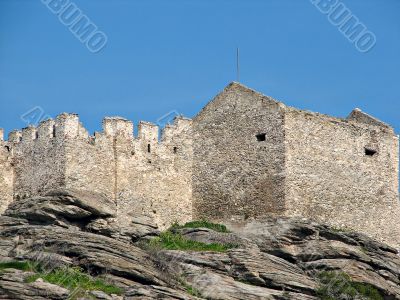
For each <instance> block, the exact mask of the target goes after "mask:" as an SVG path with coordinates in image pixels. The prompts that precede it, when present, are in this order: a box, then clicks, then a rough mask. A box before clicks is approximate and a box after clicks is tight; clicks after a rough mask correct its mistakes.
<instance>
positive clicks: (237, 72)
mask: <svg viewBox="0 0 400 300" xmlns="http://www.w3.org/2000/svg"><path fill="white" fill-rule="evenodd" d="M239 80H240V68H239V47H237V48H236V81H237V82H239Z"/></svg>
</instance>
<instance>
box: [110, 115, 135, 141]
mask: <svg viewBox="0 0 400 300" xmlns="http://www.w3.org/2000/svg"><path fill="white" fill-rule="evenodd" d="M103 133H104V134H105V135H106V136H113V137H114V136H117V135H122V136H125V137H127V138H133V122H131V121H129V120H127V119H124V118H121V117H106V118H104V119H103Z"/></svg>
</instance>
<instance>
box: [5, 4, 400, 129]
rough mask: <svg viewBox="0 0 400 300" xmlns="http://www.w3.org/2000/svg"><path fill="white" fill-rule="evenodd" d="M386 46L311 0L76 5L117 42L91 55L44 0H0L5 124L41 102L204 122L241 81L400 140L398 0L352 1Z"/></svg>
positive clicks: (55, 110) (88, 123)
mask: <svg viewBox="0 0 400 300" xmlns="http://www.w3.org/2000/svg"><path fill="white" fill-rule="evenodd" d="M342 2H343V3H345V5H346V6H347V7H348V8H349V9H351V12H352V13H353V15H354V16H356V17H357V18H358V19H359V20H360V21H362V23H364V24H365V25H366V27H367V28H368V30H370V31H371V32H373V33H374V34H375V35H376V45H375V47H374V48H372V50H370V51H369V52H367V53H361V52H359V51H358V50H357V49H356V47H355V46H354V44H352V43H350V42H349V41H348V40H347V39H346V37H345V36H343V34H342V33H341V32H339V30H338V28H337V27H335V26H334V25H332V24H331V23H330V22H329V21H328V18H327V16H326V15H324V14H322V13H321V12H320V11H319V10H318V9H317V8H316V7H315V6H314V5H313V4H312V3H311V2H310V1H309V0H168V1H167V0H74V3H75V4H76V6H77V7H79V8H80V9H81V10H82V11H83V13H84V14H86V15H87V16H88V17H89V18H90V19H91V21H92V22H93V23H94V24H95V25H96V26H98V30H101V31H103V32H104V33H105V34H106V36H107V37H108V41H107V44H106V46H105V47H104V49H102V50H101V51H99V52H97V53H92V52H90V51H89V50H88V49H87V47H86V46H85V45H84V44H82V43H81V42H80V41H79V40H78V39H77V38H76V37H75V36H74V34H73V33H71V31H70V30H69V29H68V28H67V27H66V26H65V25H64V24H62V23H61V22H60V21H59V19H58V17H57V16H56V15H54V14H53V13H52V12H51V11H50V10H49V9H48V7H47V6H46V5H45V4H43V3H42V2H41V1H40V0H0V127H3V128H5V129H6V132H8V131H10V130H12V129H14V128H22V127H25V126H26V124H25V122H24V121H23V120H22V119H21V116H23V115H24V113H26V112H27V111H29V110H30V109H32V108H34V107H40V108H41V109H43V111H44V113H45V114H46V115H50V116H53V117H54V116H56V115H57V114H59V113H61V112H64V111H65V112H75V113H78V114H79V115H80V117H81V120H82V122H83V123H84V125H85V127H86V128H87V129H89V131H90V132H93V131H94V130H100V128H101V120H102V118H103V117H104V116H112V115H120V116H123V117H126V118H128V119H131V120H133V121H134V122H135V123H137V122H138V121H139V120H147V121H156V120H157V119H159V118H160V117H161V116H163V115H165V114H167V113H168V112H171V111H176V112H178V113H181V114H184V115H186V116H189V117H192V116H194V115H195V114H196V113H197V112H198V111H199V110H200V109H201V108H202V107H203V106H204V105H205V104H206V103H207V102H208V101H209V100H210V99H212V98H213V97H214V96H215V95H216V94H217V93H218V92H219V91H220V90H222V89H223V88H224V87H225V86H226V85H227V84H228V83H229V82H231V81H233V80H235V78H236V72H235V63H236V47H240V53H241V54H240V57H241V59H240V60H241V63H240V68H241V72H240V81H241V82H242V83H243V84H245V85H247V86H249V87H251V88H253V89H256V90H258V91H260V92H262V93H264V94H267V95H269V96H272V97H274V98H276V99H278V100H281V101H283V102H285V103H286V104H288V105H291V106H296V107H299V108H303V109H308V110H312V111H318V112H322V113H326V114H331V115H335V116H343V117H344V116H347V115H348V113H349V112H350V111H351V110H352V109H353V108H354V107H359V108H361V109H362V110H364V111H366V112H368V113H370V114H372V115H374V116H376V117H378V118H380V119H381V120H383V121H385V122H387V123H390V124H391V125H393V126H394V127H395V128H396V131H397V133H400V118H399V117H400V90H399V88H400V84H399V79H400V58H399V55H400V17H399V15H400V1H398V0H359V1H357V0H342Z"/></svg>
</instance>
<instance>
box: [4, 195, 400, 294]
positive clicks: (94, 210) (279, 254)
mask: <svg viewBox="0 0 400 300" xmlns="http://www.w3.org/2000/svg"><path fill="white" fill-rule="evenodd" d="M113 209H114V208H113V203H112V202H110V201H108V200H107V199H98V198H96V196H91V195H90V194H85V195H80V194H77V193H74V192H71V191H56V192H52V193H49V194H48V195H47V196H44V197H37V198H34V199H24V200H19V201H16V202H14V203H13V204H12V205H11V206H10V207H9V208H8V209H7V211H6V213H5V214H4V215H3V216H0V259H1V261H3V262H5V261H15V260H19V261H37V262H39V263H40V264H41V265H43V266H44V267H50V268H59V267H62V266H69V267H72V266H76V267H80V268H82V269H83V270H85V271H86V272H88V273H90V274H91V275H93V276H96V277H99V278H103V279H104V280H106V281H107V282H110V283H112V284H114V285H116V286H118V287H120V288H121V289H122V290H123V293H122V295H107V294H105V293H103V292H100V291H91V292H88V294H87V295H86V296H82V297H83V299H299V300H302V299H304V300H306V299H318V293H317V291H318V289H319V287H320V285H321V283H320V280H319V279H318V278H319V277H318V276H319V274H321V272H331V271H335V272H344V273H346V274H348V275H349V276H350V277H351V279H352V280H353V281H354V282H359V283H364V284H369V285H370V286H372V287H374V288H375V289H377V290H378V291H379V293H380V294H381V295H382V297H384V299H400V257H399V255H398V253H397V250H396V249H393V248H391V247H389V246H387V245H385V244H383V243H380V242H376V241H374V240H372V239H370V238H368V237H366V236H364V235H362V234H358V233H354V232H344V231H338V230H336V229H334V228H330V227H328V226H325V225H320V224H317V223H313V222H310V221H308V220H305V219H289V218H281V219H272V218H266V219H265V220H260V221H257V222H256V221H253V222H247V223H232V224H226V225H227V226H228V228H229V229H230V230H231V232H230V233H221V232H216V231H213V230H211V229H207V228H181V229H173V230H174V231H175V233H178V234H181V235H182V236H183V237H185V238H187V239H191V240H195V241H199V242H204V243H223V244H234V245H236V247H235V248H233V249H230V250H227V251H226V252H210V251H208V252H207V251H205V252H196V251H180V250H163V249H157V248H154V247H153V248H152V247H148V246H143V245H147V243H146V241H147V240H149V239H151V238H153V237H154V236H157V235H158V234H159V231H158V230H157V228H156V226H155V225H154V224H152V223H151V222H150V221H149V220H147V219H145V218H143V217H140V216H136V217H132V218H131V219H129V220H125V222H119V221H118V220H117V219H115V215H114V210H113ZM31 275H32V272H30V271H22V270H16V269H3V270H0V295H1V296H0V299H38V300H39V299H68V297H70V293H71V291H69V290H67V289H65V288H63V287H60V286H57V285H54V284H50V283H48V282H45V281H43V280H41V279H38V280H36V281H34V282H30V283H29V282H27V281H26V279H27V278H28V277H29V276H31Z"/></svg>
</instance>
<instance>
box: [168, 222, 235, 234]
mask: <svg viewBox="0 0 400 300" xmlns="http://www.w3.org/2000/svg"><path fill="white" fill-rule="evenodd" d="M179 228H208V229H212V230H214V231H218V232H223V233H228V232H229V230H228V229H227V228H226V226H225V225H223V224H216V223H211V222H208V221H206V220H200V221H193V222H188V223H186V224H184V225H179V224H178V223H174V224H173V225H172V226H171V229H179Z"/></svg>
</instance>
